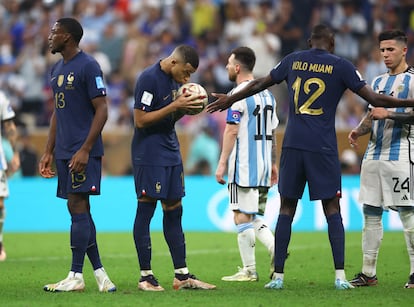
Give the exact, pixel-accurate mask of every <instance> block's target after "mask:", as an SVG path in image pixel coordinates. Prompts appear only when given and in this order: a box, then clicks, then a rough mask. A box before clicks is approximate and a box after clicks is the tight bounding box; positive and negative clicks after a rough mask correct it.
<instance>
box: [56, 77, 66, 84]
mask: <svg viewBox="0 0 414 307" xmlns="http://www.w3.org/2000/svg"><path fill="white" fill-rule="evenodd" d="M63 80H65V76H64V75H59V76H58V79H57V85H58V86H59V87H61V86H62V84H63Z"/></svg>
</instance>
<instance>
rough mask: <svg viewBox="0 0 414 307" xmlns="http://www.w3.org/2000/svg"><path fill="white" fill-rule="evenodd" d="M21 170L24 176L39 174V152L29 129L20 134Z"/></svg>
mask: <svg viewBox="0 0 414 307" xmlns="http://www.w3.org/2000/svg"><path fill="white" fill-rule="evenodd" d="M19 143H20V144H19V154H20V171H21V175H22V176H23V177H33V176H36V175H37V162H38V161H37V153H36V150H35V149H34V147H33V144H32V140H31V136H30V134H29V132H28V130H27V129H24V130H23V131H22V132H21V134H20V139H19Z"/></svg>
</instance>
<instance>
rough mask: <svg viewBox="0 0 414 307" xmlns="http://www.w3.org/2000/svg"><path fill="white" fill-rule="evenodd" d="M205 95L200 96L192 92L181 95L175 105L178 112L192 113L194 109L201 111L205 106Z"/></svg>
mask: <svg viewBox="0 0 414 307" xmlns="http://www.w3.org/2000/svg"><path fill="white" fill-rule="evenodd" d="M205 98H206V96H205V95H199V94H197V93H192V92H190V91H187V92H185V93H184V94H182V95H180V96H179V97H178V98H177V99H176V100H175V101H174V102H173V103H174V104H175V105H176V107H177V109H178V112H184V113H186V112H187V111H192V110H194V109H201V108H203V106H204V103H203V100H204V99H205Z"/></svg>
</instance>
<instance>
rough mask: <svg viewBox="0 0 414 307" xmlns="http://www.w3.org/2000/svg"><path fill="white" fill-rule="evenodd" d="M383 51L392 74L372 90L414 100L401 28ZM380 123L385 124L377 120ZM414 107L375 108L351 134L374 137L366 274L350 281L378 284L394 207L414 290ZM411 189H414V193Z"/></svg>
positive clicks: (365, 184)
mask: <svg viewBox="0 0 414 307" xmlns="http://www.w3.org/2000/svg"><path fill="white" fill-rule="evenodd" d="M378 41H379V48H380V51H381V54H382V56H383V60H384V63H385V65H386V66H387V68H388V71H387V72H386V73H384V74H382V75H380V76H377V77H376V78H375V79H374V80H373V82H372V88H373V89H374V91H376V92H377V93H381V94H383V95H391V96H395V97H399V98H413V97H414V68H413V67H410V66H409V65H408V64H407V61H406V54H407V36H406V35H405V33H404V32H403V31H401V30H386V31H384V32H382V33H380V34H379V36H378ZM373 118H375V119H379V120H373ZM413 123H414V109H413V108H412V107H410V108H387V109H385V108H374V109H372V110H370V111H368V112H367V114H366V115H365V117H364V118H363V119H362V120H361V122H360V123H359V125H358V126H357V127H356V128H355V129H353V130H352V131H351V132H350V134H349V142H350V144H351V145H353V146H357V145H358V144H357V139H358V137H359V136H362V135H365V134H367V133H371V135H370V140H369V143H368V147H367V149H366V152H365V155H364V159H363V161H362V165H361V183H360V185H361V187H360V193H359V201H360V203H362V204H363V213H364V228H363V230H362V252H363V261H362V271H361V272H360V273H358V274H357V275H356V276H355V278H354V279H352V280H350V283H351V284H353V285H354V286H358V287H360V286H375V285H377V283H378V279H377V275H376V267H377V259H378V252H379V249H380V245H381V241H382V238H383V226H382V214H383V211H384V209H385V210H388V209H389V208H392V209H395V210H397V211H398V214H399V217H400V220H401V223H402V225H403V229H404V236H405V241H406V245H407V251H408V256H409V260H410V274H409V280H408V282H407V283H406V284H405V288H414V206H413V203H412V200H411V201H410V192H412V187H410V181H411V180H412V178H410V171H411V174H412V173H413V168H414V164H413V162H412V157H411V154H412V153H411V150H410V148H411V146H413V144H414V127H413V126H412V124H413ZM410 188H411V190H410ZM411 199H412V196H411Z"/></svg>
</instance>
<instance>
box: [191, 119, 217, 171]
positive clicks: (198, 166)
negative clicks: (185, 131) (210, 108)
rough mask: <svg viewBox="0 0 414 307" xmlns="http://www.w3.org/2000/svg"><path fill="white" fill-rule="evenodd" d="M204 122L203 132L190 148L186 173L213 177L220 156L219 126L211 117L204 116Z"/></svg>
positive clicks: (197, 135) (197, 136)
mask: <svg viewBox="0 0 414 307" xmlns="http://www.w3.org/2000/svg"><path fill="white" fill-rule="evenodd" d="M202 122H203V123H202V125H201V131H200V132H199V133H197V134H196V137H195V138H194V139H193V141H192V142H191V145H190V148H189V153H188V158H187V163H186V172H187V173H188V174H193V175H213V174H214V172H215V171H216V168H217V162H218V159H219V155H220V144H219V141H218V139H217V134H218V133H219V131H218V125H217V123H216V121H215V120H214V119H213V118H212V117H209V116H204V117H203V118H202Z"/></svg>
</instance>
